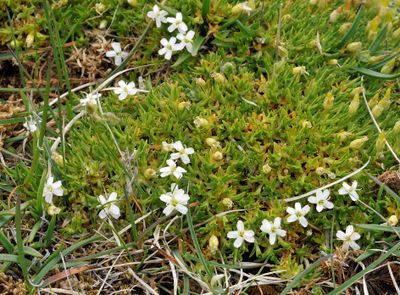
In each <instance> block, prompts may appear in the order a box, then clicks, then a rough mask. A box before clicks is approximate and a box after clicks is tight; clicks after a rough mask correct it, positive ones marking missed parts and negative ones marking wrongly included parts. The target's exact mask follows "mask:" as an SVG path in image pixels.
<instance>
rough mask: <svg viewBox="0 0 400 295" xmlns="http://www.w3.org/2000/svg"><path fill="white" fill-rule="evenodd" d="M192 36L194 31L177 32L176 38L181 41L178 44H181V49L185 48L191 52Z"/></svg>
mask: <svg viewBox="0 0 400 295" xmlns="http://www.w3.org/2000/svg"><path fill="white" fill-rule="evenodd" d="M193 37H194V31H189V32H187V33H179V34H178V35H177V36H176V38H177V39H178V40H180V41H181V43H180V44H179V45H180V46H181V49H183V48H185V47H186V49H187V51H188V52H189V53H192V51H193Z"/></svg>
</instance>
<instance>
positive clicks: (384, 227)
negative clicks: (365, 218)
mask: <svg viewBox="0 0 400 295" xmlns="http://www.w3.org/2000/svg"><path fill="white" fill-rule="evenodd" d="M355 226H357V227H360V228H363V229H367V230H373V231H384V232H390V233H396V232H397V233H400V227H393V226H389V225H380V224H355Z"/></svg>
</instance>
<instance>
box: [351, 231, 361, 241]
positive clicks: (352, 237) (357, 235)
mask: <svg viewBox="0 0 400 295" xmlns="http://www.w3.org/2000/svg"><path fill="white" fill-rule="evenodd" d="M350 238H351V239H352V240H353V241H356V240H358V239H360V238H361V235H360V234H359V233H356V232H353V234H352V235H351V237H350Z"/></svg>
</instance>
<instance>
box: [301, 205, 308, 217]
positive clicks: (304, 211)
mask: <svg viewBox="0 0 400 295" xmlns="http://www.w3.org/2000/svg"><path fill="white" fill-rule="evenodd" d="M301 212H303V215H306V214H307V213H308V212H310V206H308V205H305V206H304V207H303V209H301Z"/></svg>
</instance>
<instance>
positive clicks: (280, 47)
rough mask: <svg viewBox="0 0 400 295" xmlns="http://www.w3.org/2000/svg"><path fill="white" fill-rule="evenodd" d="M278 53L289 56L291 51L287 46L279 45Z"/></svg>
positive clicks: (281, 55)
mask: <svg viewBox="0 0 400 295" xmlns="http://www.w3.org/2000/svg"><path fill="white" fill-rule="evenodd" d="M278 55H279V56H280V57H287V56H288V55H289V52H288V50H287V49H286V48H285V47H283V46H281V45H278Z"/></svg>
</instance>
